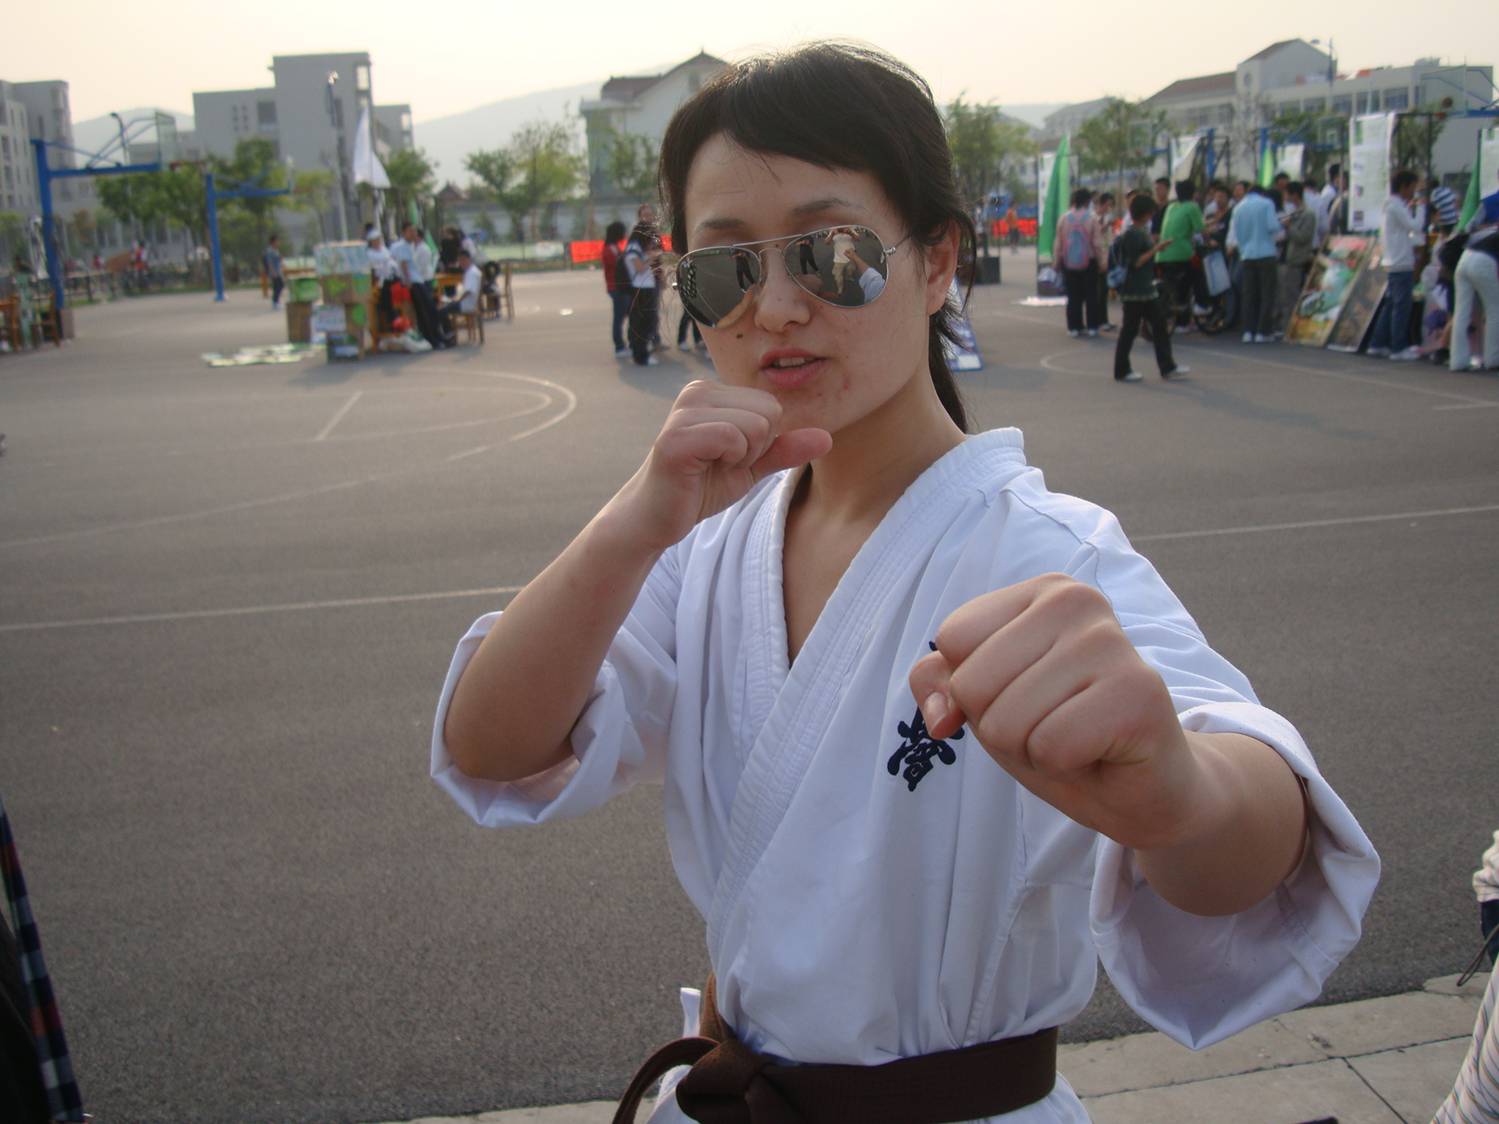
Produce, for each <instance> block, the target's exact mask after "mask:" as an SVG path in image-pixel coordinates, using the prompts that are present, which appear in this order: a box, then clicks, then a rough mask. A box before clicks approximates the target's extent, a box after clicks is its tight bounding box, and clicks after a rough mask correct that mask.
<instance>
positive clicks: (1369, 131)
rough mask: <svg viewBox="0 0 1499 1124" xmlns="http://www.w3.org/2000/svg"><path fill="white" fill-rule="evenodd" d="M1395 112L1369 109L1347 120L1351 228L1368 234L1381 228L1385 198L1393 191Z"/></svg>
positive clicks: (1349, 228)
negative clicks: (1391, 186) (1392, 164)
mask: <svg viewBox="0 0 1499 1124" xmlns="http://www.w3.org/2000/svg"><path fill="white" fill-rule="evenodd" d="M1396 117H1397V114H1394V113H1368V114H1365V115H1364V116H1362V117H1355V118H1354V119H1353V120H1352V121H1350V122H1349V123H1348V153H1349V158H1348V164H1349V169H1348V230H1349V233H1351V234H1365V233H1368V232H1369V231H1374V230H1378V229H1379V222H1380V217H1381V215H1382V213H1383V211H1384V201H1385V199H1386V198H1387V197H1388V196H1389V194H1390V148H1391V145H1392V144H1393V142H1394V138H1395V119H1396Z"/></svg>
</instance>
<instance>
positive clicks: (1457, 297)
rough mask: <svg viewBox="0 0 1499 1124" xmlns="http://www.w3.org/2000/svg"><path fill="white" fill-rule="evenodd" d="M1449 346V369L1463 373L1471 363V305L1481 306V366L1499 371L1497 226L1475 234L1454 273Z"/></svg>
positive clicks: (1498, 255) (1498, 254) (1498, 250)
mask: <svg viewBox="0 0 1499 1124" xmlns="http://www.w3.org/2000/svg"><path fill="white" fill-rule="evenodd" d="M1453 278H1454V281H1453V307H1452V345H1451V351H1452V353H1451V358H1450V359H1449V366H1450V367H1451V368H1452V370H1454V371H1466V370H1467V369H1468V367H1469V365H1470V364H1471V362H1472V359H1471V356H1472V346H1471V345H1470V344H1469V342H1468V334H1469V332H1470V331H1471V329H1472V325H1473V302H1474V301H1475V300H1476V301H1477V302H1478V303H1479V304H1480V305H1481V306H1482V307H1483V356H1482V365H1483V366H1484V367H1485V368H1487V369H1488V370H1491V371H1495V370H1499V227H1494V228H1491V229H1489V230H1485V231H1482V232H1481V233H1479V234H1474V235H1472V236H1471V237H1469V239H1468V245H1467V246H1466V247H1465V248H1464V250H1463V254H1462V257H1460V258H1458V259H1457V269H1456V270H1454V271H1453Z"/></svg>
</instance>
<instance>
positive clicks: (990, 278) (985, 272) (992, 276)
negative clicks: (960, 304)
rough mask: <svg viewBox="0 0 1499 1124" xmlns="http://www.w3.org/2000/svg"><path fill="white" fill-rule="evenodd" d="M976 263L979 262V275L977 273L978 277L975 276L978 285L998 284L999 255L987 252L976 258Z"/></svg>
mask: <svg viewBox="0 0 1499 1124" xmlns="http://www.w3.org/2000/svg"><path fill="white" fill-rule="evenodd" d="M978 263H979V275H978V278H977V281H978V283H979V284H980V285H998V284H999V283H1000V281H999V263H1000V259H999V257H998V256H990V255H988V254H985V255H984V256H982V257H980V258H979V259H978Z"/></svg>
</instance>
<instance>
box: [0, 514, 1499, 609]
mask: <svg viewBox="0 0 1499 1124" xmlns="http://www.w3.org/2000/svg"><path fill="white" fill-rule="evenodd" d="M1495 511H1499V503H1494V504H1483V505H1480V506H1476V507H1445V508H1433V509H1430V510H1427V511H1403V512H1396V513H1393V514H1389V515H1351V516H1346V517H1343V518H1335V519H1307V520H1302V521H1299V522H1294V523H1257V524H1253V525H1250V526H1244V527H1214V528H1208V529H1205V530H1198V531H1164V532H1160V533H1158V534H1153V535H1134V536H1132V538H1131V541H1133V542H1136V543H1143V542H1162V541H1165V540H1168V539H1201V538H1212V537H1215V536H1219V535H1252V534H1261V533H1265V532H1270V531H1300V530H1306V529H1308V528H1315V527H1344V526H1349V525H1351V524H1356V523H1391V522H1396V521H1399V520H1403V519H1431V518H1436V517H1439V516H1451V515H1473V514H1482V513H1488V512H1495ZM523 588H525V587H524V586H519V585H496V586H487V587H484V588H481V589H448V590H438V591H436V592H432V593H397V594H390V595H387V596H383V597H340V598H335V599H332V600H325V601H288V602H281V603H276V604H269V605H244V606H239V607H236V608H228V609H187V610H183V611H180V612H175V613H130V614H122V615H120V616H113V617H84V618H81V619H78V620H55V621H23V622H19V623H16V624H0V634H7V633H15V632H50V631H56V630H59V629H67V628H100V627H106V626H110V625H122V624H161V623H171V622H175V621H200V620H215V619H219V618H223V617H250V616H261V615H265V614H269V613H298V612H313V611H318V610H324V609H350V608H363V607H369V606H377V605H405V604H411V603H414V602H420V601H452V600H458V599H460V598H465V597H504V596H508V595H511V594H515V593H519V592H520V591H521V590H522V589H523Z"/></svg>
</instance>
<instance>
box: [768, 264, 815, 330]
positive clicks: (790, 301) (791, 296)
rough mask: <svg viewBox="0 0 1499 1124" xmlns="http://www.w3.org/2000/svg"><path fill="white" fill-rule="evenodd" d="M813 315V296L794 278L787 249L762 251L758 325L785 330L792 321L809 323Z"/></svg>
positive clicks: (794, 322)
mask: <svg viewBox="0 0 1499 1124" xmlns="http://www.w3.org/2000/svg"><path fill="white" fill-rule="evenodd" d="M811 315H812V296H811V294H810V293H808V292H807V290H805V289H803V288H802V287H801V286H800V285H798V284H797V283H796V282H795V281H794V280H792V277H791V271H790V269H788V268H787V266H786V252H785V250H784V249H783V248H781V247H779V246H769V247H766V248H765V249H763V250H761V251H760V293H759V297H758V299H757V300H756V301H755V324H756V325H757V326H758V327H760V328H763V329H764V330H765V331H767V332H781V331H784V330H785V329H786V327H787V326H788V325H790V324H805V323H806V322H807V320H808V319H810V317H811Z"/></svg>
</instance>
